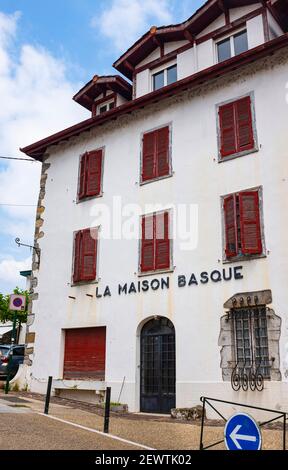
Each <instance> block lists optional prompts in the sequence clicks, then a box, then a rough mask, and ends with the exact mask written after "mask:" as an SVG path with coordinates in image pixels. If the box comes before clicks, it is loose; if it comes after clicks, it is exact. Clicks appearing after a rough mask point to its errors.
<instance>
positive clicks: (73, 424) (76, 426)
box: [38, 413, 156, 450]
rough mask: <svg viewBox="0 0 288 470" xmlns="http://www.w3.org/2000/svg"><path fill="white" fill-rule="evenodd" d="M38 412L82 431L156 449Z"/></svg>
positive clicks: (144, 447)
mask: <svg viewBox="0 0 288 470" xmlns="http://www.w3.org/2000/svg"><path fill="white" fill-rule="evenodd" d="M38 414H39V415H40V416H45V418H50V419H54V420H55V421H60V423H65V424H70V426H74V427H75V428H79V429H83V430H84V431H90V432H94V433H95V434H100V436H103V437H109V438H110V439H114V440H116V441H120V442H124V443H125V444H131V445H133V446H136V447H141V448H142V449H146V450H156V449H153V447H147V446H144V445H143V444H139V443H138V442H132V441H128V440H127V439H123V438H122V437H118V436H114V434H105V433H104V432H101V431H97V429H91V428H86V426H81V424H76V423H71V421H66V420H65V419H61V418H56V417H55V416H51V415H45V414H44V413H38Z"/></svg>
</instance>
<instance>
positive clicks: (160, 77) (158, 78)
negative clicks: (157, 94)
mask: <svg viewBox="0 0 288 470" xmlns="http://www.w3.org/2000/svg"><path fill="white" fill-rule="evenodd" d="M163 86H164V70H163V71H162V72H159V73H155V75H153V90H159V88H162V87H163Z"/></svg>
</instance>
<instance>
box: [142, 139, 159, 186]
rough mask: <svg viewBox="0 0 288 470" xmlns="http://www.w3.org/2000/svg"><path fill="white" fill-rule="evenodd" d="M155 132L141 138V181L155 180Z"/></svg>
mask: <svg viewBox="0 0 288 470" xmlns="http://www.w3.org/2000/svg"><path fill="white" fill-rule="evenodd" d="M155 153H156V132H149V133H147V134H144V136H143V149H142V181H149V180H151V179H153V178H155Z"/></svg>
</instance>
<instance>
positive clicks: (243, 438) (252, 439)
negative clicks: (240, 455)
mask: <svg viewBox="0 0 288 470" xmlns="http://www.w3.org/2000/svg"><path fill="white" fill-rule="evenodd" d="M241 428H242V426H241V424H238V426H236V428H235V429H234V430H233V431H232V432H231V434H230V438H231V439H232V441H233V442H234V444H235V446H236V447H237V449H238V450H242V447H241V446H240V444H239V442H238V441H249V442H256V437H255V436H247V435H246V434H238V431H240V429H241Z"/></svg>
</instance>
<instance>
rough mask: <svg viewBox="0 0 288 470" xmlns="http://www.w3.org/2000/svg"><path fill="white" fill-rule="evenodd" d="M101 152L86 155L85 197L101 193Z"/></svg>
mask: <svg viewBox="0 0 288 470" xmlns="http://www.w3.org/2000/svg"><path fill="white" fill-rule="evenodd" d="M102 154H103V152H102V150H96V151H93V152H89V153H87V163H86V166H87V183H86V196H99V194H100V193H101V176H102Z"/></svg>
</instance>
